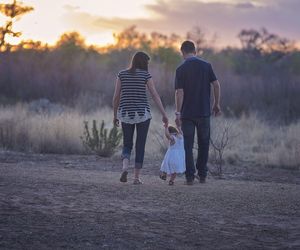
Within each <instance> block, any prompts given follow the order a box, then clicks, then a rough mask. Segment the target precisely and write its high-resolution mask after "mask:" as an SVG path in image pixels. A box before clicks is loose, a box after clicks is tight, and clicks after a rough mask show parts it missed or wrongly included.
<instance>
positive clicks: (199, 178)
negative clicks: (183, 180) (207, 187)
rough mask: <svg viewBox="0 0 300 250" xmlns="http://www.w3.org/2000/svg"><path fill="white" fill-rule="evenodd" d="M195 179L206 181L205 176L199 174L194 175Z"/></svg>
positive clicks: (201, 181)
mask: <svg viewBox="0 0 300 250" xmlns="http://www.w3.org/2000/svg"><path fill="white" fill-rule="evenodd" d="M195 179H197V180H198V181H199V182H200V183H205V182H206V177H202V176H199V175H195Z"/></svg>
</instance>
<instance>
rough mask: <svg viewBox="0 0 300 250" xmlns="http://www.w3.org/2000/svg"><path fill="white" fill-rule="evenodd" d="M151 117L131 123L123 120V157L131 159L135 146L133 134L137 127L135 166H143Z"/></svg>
mask: <svg viewBox="0 0 300 250" xmlns="http://www.w3.org/2000/svg"><path fill="white" fill-rule="evenodd" d="M149 125H150V119H149V120H147V121H144V122H140V123H136V124H129V123H124V122H122V131H123V150H122V159H124V158H127V159H128V160H130V156H131V150H132V147H133V134H134V130H135V128H136V141H135V166H134V167H135V168H142V166H143V162H144V155H145V145H146V139H147V134H148V130H149Z"/></svg>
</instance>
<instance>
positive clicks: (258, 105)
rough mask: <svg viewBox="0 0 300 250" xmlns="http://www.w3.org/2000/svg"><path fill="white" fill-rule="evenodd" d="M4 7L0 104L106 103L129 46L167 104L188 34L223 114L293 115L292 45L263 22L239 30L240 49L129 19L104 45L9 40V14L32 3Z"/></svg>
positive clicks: (295, 62)
mask: <svg viewBox="0 0 300 250" xmlns="http://www.w3.org/2000/svg"><path fill="white" fill-rule="evenodd" d="M14 4H15V5H16V6H17V5H18V3H17V2H16V1H14ZM8 7H9V8H8ZM8 7H7V6H6V5H4V4H2V5H0V12H2V13H5V14H6V15H7V16H8V19H9V20H8V23H6V24H5V26H4V27H2V28H1V29H0V44H1V46H0V50H1V52H0V103H2V104H8V103H15V102H19V101H24V102H29V101H32V100H36V99H40V98H47V99H49V100H50V101H52V102H56V103H61V104H64V105H69V106H72V107H74V106H76V107H78V108H81V109H83V110H84V111H89V110H94V109H97V108H101V107H103V106H104V105H111V98H112V95H113V89H114V83H115V78H116V74H117V73H118V71H119V70H121V69H123V68H125V67H128V66H129V61H130V58H131V56H132V55H133V53H134V52H135V51H137V50H143V51H146V52H147V53H149V54H150V55H151V64H150V71H151V74H152V75H153V78H154V80H155V82H156V84H157V87H158V90H159V93H160V95H161V97H162V100H163V102H164V104H165V105H173V103H174V97H173V96H174V71H175V69H176V67H177V65H179V64H180V63H181V61H182V58H181V55H180V53H179V46H180V43H181V41H182V40H183V39H192V40H194V41H195V43H196V44H197V52H198V54H199V55H200V56H201V57H203V58H204V59H207V60H208V61H210V62H211V63H212V64H213V67H214V69H215V71H216V73H217V76H218V78H219V80H220V82H221V85H222V106H223V108H224V112H225V114H227V115H235V116H240V115H242V114H247V113H249V112H253V111H255V112H258V113H259V114H261V115H263V116H264V117H265V118H267V119H269V120H272V121H281V122H285V123H290V122H292V121H295V120H297V119H299V118H300V98H299V96H300V70H299V69H300V51H299V50H297V49H296V48H295V47H294V43H293V42H291V41H289V40H288V39H286V38H282V37H280V36H278V35H276V34H272V33H270V32H269V31H267V30H266V29H261V30H252V29H250V30H242V31H241V32H240V33H239V34H238V38H239V39H240V41H241V48H232V47H227V48H224V49H222V50H216V49H215V48H214V46H213V44H214V42H213V41H214V40H215V39H214V37H213V38H209V37H208V36H207V35H206V34H205V32H203V31H202V30H201V28H199V27H195V28H194V29H193V30H191V31H189V32H188V33H187V35H186V37H180V36H178V35H176V34H172V35H169V36H167V35H164V34H160V33H158V32H152V33H151V34H145V33H142V32H139V31H138V30H137V29H136V27H135V26H132V27H129V28H127V29H125V30H123V31H122V32H120V33H118V34H115V35H114V37H115V43H114V44H112V45H109V46H106V47H97V46H95V45H93V46H87V45H86V43H85V40H84V38H83V37H82V36H81V35H80V34H79V33H77V32H70V33H65V34H63V35H62V36H61V37H60V39H59V40H58V41H57V43H56V44H55V46H49V45H47V44H43V43H42V42H40V41H32V40H30V41H21V42H20V43H19V44H18V45H14V46H13V45H10V44H9V43H8V42H7V40H6V37H7V35H9V34H10V35H13V36H14V35H18V33H16V32H15V31H13V29H12V25H13V22H14V18H16V17H17V14H16V13H19V15H22V14H24V13H26V12H28V11H31V10H32V8H31V7H26V6H23V7H22V8H23V9H22V8H21V9H20V8H19V12H16V11H11V8H12V5H9V6H8ZM16 9H17V8H16ZM12 13H14V14H12ZM9 22H10V23H9ZM8 24H9V25H8Z"/></svg>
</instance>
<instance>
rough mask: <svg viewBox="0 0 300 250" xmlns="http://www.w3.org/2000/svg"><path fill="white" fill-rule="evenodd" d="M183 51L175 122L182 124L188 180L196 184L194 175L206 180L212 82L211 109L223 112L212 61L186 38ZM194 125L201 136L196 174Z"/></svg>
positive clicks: (201, 180) (177, 88)
mask: <svg viewBox="0 0 300 250" xmlns="http://www.w3.org/2000/svg"><path fill="white" fill-rule="evenodd" d="M181 52H182V55H183V58H184V59H185V61H184V62H183V63H182V64H181V65H180V66H179V67H178V68H177V69H176V77H175V90H176V92H175V104H176V112H175V115H176V120H175V122H176V125H177V126H181V128H182V131H183V136H184V149H185V161H186V172H185V176H186V184H187V185H193V183H194V179H195V177H196V178H197V179H199V181H200V183H205V180H206V176H207V160H208V151H209V140H210V115H211V107H210V96H211V85H212V86H213V93H214V103H213V107H212V113H213V114H214V115H215V116H217V115H219V114H220V113H221V109H220V84H219V81H218V80H217V78H216V76H215V74H214V71H213V69H212V66H211V64H210V63H208V62H206V61H204V60H202V59H200V58H198V57H196V49H195V45H194V43H193V42H191V41H185V42H183V43H182V45H181ZM195 129H196V131H197V139H198V156H197V163H196V168H197V170H198V172H197V175H195V164H194V158H193V145H194V136H195Z"/></svg>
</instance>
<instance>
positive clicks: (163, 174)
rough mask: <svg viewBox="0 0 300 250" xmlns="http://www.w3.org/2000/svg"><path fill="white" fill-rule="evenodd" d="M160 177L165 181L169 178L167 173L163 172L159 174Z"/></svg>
mask: <svg viewBox="0 0 300 250" xmlns="http://www.w3.org/2000/svg"><path fill="white" fill-rule="evenodd" d="M159 178H160V179H162V180H164V181H165V180H166V179H167V173H165V172H161V173H160V174H159Z"/></svg>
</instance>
